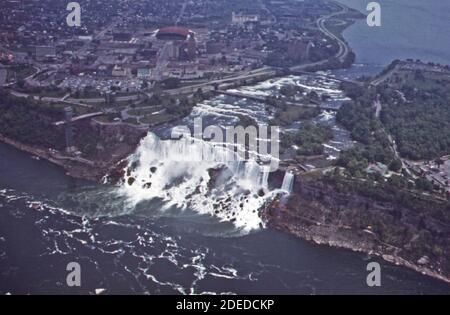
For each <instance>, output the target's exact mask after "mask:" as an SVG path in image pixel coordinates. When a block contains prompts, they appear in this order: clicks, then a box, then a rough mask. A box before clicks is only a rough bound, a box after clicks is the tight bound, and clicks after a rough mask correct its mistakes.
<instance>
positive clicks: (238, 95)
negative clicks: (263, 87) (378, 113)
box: [214, 90, 338, 111]
mask: <svg viewBox="0 0 450 315" xmlns="http://www.w3.org/2000/svg"><path fill="white" fill-rule="evenodd" d="M214 93H215V94H219V95H227V96H231V97H236V98H242V99H248V100H253V101H256V102H261V103H267V101H268V99H267V98H266V97H263V96H256V95H247V94H244V93H240V92H230V91H223V90H215V91H214ZM285 104H286V105H289V106H299V107H310V108H317V107H318V108H320V109H323V110H328V111H337V110H338V108H336V107H331V106H328V105H320V104H317V105H316V104H301V103H294V102H285Z"/></svg>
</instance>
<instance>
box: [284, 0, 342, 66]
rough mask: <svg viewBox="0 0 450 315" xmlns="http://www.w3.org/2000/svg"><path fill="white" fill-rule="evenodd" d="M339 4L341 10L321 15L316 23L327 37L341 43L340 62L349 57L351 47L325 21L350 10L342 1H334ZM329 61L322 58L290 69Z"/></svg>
mask: <svg viewBox="0 0 450 315" xmlns="http://www.w3.org/2000/svg"><path fill="white" fill-rule="evenodd" d="M334 3H336V4H337V5H339V6H340V7H341V10H340V11H338V12H334V13H332V14H329V15H326V16H324V17H321V18H320V19H318V20H317V22H316V25H317V28H318V29H319V30H320V31H321V32H322V33H324V34H325V35H326V36H327V37H329V38H331V39H332V40H335V41H336V42H337V43H338V45H339V51H338V52H337V54H336V55H335V57H336V58H337V59H339V61H340V62H343V61H344V60H345V58H346V57H347V54H348V53H349V51H350V49H349V47H348V45H347V43H345V42H344V41H343V40H342V39H340V38H339V37H337V36H336V35H334V34H333V33H332V32H331V31H329V30H328V29H327V28H326V26H325V23H326V21H327V20H329V19H331V18H333V17H335V16H337V15H341V14H345V13H347V12H348V8H347V7H345V6H343V5H341V4H340V3H337V2H334ZM327 62H328V59H325V60H321V61H318V62H314V63H309V64H304V65H300V66H294V67H291V68H290V70H291V71H302V70H305V69H307V68H309V67H314V66H320V65H323V64H325V63H327Z"/></svg>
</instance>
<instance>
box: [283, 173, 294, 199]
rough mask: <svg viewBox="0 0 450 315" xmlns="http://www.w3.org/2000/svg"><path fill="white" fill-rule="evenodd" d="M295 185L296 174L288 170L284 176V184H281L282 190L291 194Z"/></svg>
mask: <svg viewBox="0 0 450 315" xmlns="http://www.w3.org/2000/svg"><path fill="white" fill-rule="evenodd" d="M293 186H294V174H292V173H290V172H286V174H284V178H283V184H282V185H281V190H283V191H285V192H287V193H288V194H290V193H291V192H292V188H293Z"/></svg>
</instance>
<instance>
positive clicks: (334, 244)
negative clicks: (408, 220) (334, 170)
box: [268, 219, 450, 284]
mask: <svg viewBox="0 0 450 315" xmlns="http://www.w3.org/2000/svg"><path fill="white" fill-rule="evenodd" d="M272 220H273V219H272ZM268 227H269V228H273V229H275V230H279V231H281V232H283V233H288V234H290V235H293V236H295V237H298V238H300V239H303V240H305V241H307V242H310V243H312V244H316V245H319V246H327V247H330V248H336V249H340V250H349V251H352V252H354V253H360V254H366V255H369V256H371V257H376V258H379V259H382V260H384V261H386V262H388V263H391V264H393V265H395V266H400V267H402V268H407V269H409V270H411V271H413V272H416V273H420V274H422V275H423V276H427V277H431V278H433V279H435V280H439V281H443V282H445V283H447V284H450V276H445V275H442V274H440V273H438V272H436V271H434V270H432V269H431V268H428V267H421V266H420V265H418V264H415V263H412V262H410V261H409V260H407V259H404V258H402V257H400V256H398V255H396V254H393V253H390V254H388V253H383V251H380V250H373V249H369V248H364V247H363V246H358V245H357V244H354V243H352V242H351V241H350V240H332V239H331V237H330V235H331V234H332V233H331V232H330V235H329V236H328V237H327V236H325V235H323V234H321V233H313V232H311V231H310V230H308V228H307V227H306V226H303V227H297V226H296V227H295V229H294V228H293V227H289V226H288V225H285V224H281V225H278V224H277V223H273V222H272V221H271V220H269V223H268ZM363 244H364V243H363ZM366 244H369V243H366ZM386 252H387V250H386Z"/></svg>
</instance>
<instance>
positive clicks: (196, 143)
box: [120, 133, 287, 231]
mask: <svg viewBox="0 0 450 315" xmlns="http://www.w3.org/2000/svg"><path fill="white" fill-rule="evenodd" d="M230 154H232V155H234V158H230V156H229V155H230ZM268 170H269V168H268V166H264V165H259V164H258V163H257V162H256V161H253V160H242V158H240V157H239V156H238V154H236V153H234V152H232V151H230V150H228V149H226V148H219V147H218V146H214V145H213V144H212V143H209V142H206V141H202V140H198V139H195V140H194V139H193V138H186V137H183V138H181V139H180V140H161V139H160V138H159V137H157V136H156V135H154V134H152V133H149V134H148V135H147V137H146V138H144V139H143V140H142V142H141V144H140V146H139V148H138V150H137V151H136V153H135V154H134V155H132V156H131V157H130V160H129V165H128V167H127V168H126V169H125V173H126V175H125V178H124V183H123V185H122V187H121V188H120V192H121V193H123V194H124V195H126V196H127V198H128V200H129V203H130V207H135V206H136V205H137V204H138V203H139V202H141V201H143V200H150V199H152V198H160V199H163V200H164V206H163V209H162V210H167V209H170V208H172V207H177V208H181V209H187V208H189V209H192V210H194V211H196V212H198V213H200V214H207V215H213V216H216V217H218V218H219V219H220V220H221V221H229V222H232V223H233V224H234V225H235V226H236V227H238V228H240V229H243V230H246V231H248V230H252V229H258V228H260V227H261V226H263V224H264V223H263V221H262V220H261V218H260V216H259V211H258V210H260V209H261V208H262V207H263V206H264V205H266V204H267V202H268V201H270V200H272V199H273V198H274V197H275V196H276V194H277V193H281V192H282V191H281V190H280V189H277V190H274V191H270V190H269V188H268V178H269V171H268ZM286 192H287V191H286ZM286 192H284V193H286Z"/></svg>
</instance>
